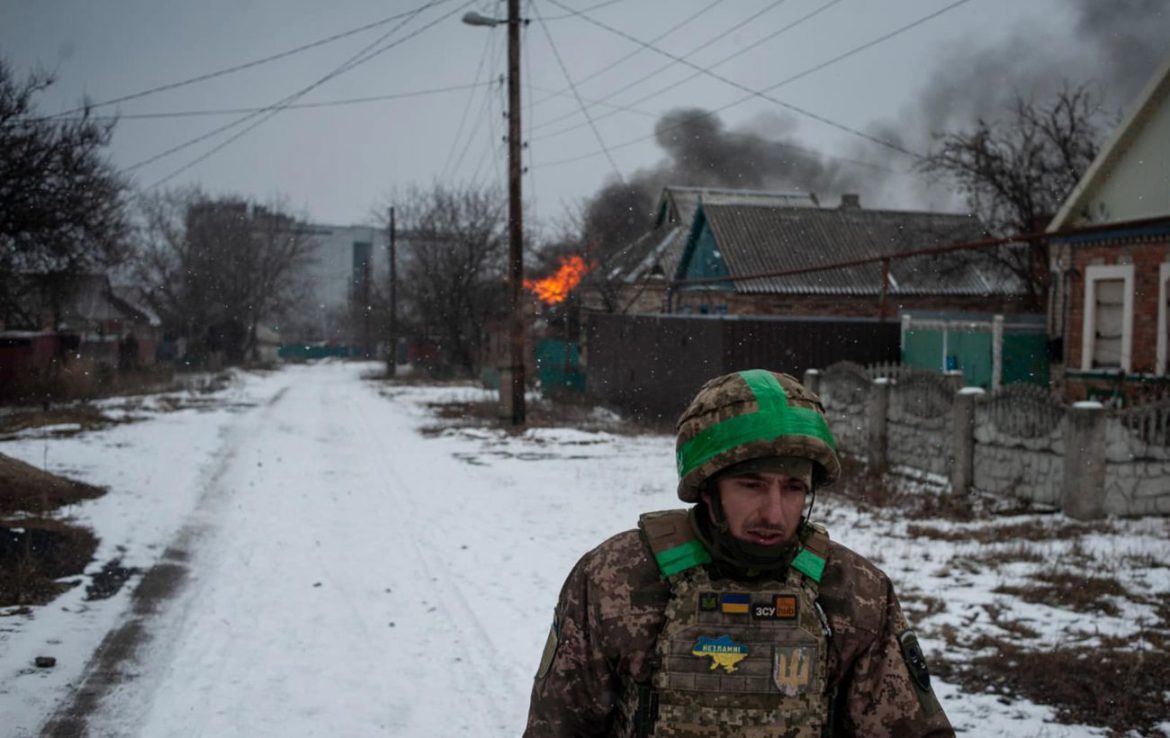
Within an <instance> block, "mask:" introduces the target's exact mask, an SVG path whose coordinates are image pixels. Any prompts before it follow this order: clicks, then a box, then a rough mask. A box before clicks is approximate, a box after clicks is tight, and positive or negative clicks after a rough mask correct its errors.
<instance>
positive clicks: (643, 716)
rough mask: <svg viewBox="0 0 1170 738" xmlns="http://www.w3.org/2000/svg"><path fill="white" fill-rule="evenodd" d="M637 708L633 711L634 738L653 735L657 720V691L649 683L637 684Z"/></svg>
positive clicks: (646, 737) (645, 737)
mask: <svg viewBox="0 0 1170 738" xmlns="http://www.w3.org/2000/svg"><path fill="white" fill-rule="evenodd" d="M637 691H638V708H637V710H636V711H635V712H634V736H635V738H648V736H651V735H654V723H655V721H657V720H658V692H657V691H656V690H655V689H654V688H653V687H652V686H650V685H649V684H639V685H638V686H637Z"/></svg>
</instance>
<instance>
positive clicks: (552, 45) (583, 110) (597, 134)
mask: <svg viewBox="0 0 1170 738" xmlns="http://www.w3.org/2000/svg"><path fill="white" fill-rule="evenodd" d="M532 10H533V12H535V13H536V20H538V21H540V27H541V29H542V30H543V31H544V36H545V38H547V39H548V45H549V48H551V49H552V52H553V56H554V57H556V60H557V64H558V65H559V66H560V68H561V71H562V72H563V73H564V75H565V81H566V82H568V83H569V87H570V88H571V89H572V90H573V96H574V97H576V98H577V104H578V105H579V106H580V107H581V113H582V114H584V116H585V119H586V120H588V121H589V127H590V128H592V129H593V135H594V136H595V137H596V138H597V143H598V144H600V145H601V150H602V151H604V152H605V157H606V158H607V159H609V165H610V166H611V167H613V171H614V173H615V174H617V176H618V180H619V181H621V182H625V179H626V178H625V177H623V176H622V170H621V169H618V165H617V162H616V161H614V158H613V154H611V153H610V151H609V149H608V148H607V147H606V145H605V139H603V138H602V137H601V131H599V130H597V125H596V124H595V123H594V122H593V117H592V116H590V115H589V110H588V109H587V108H586V107H585V103H584V102H582V101H581V95H579V94H578V93H577V85H575V84H574V83H573V77H572V75H570V74H569V68H568V67H566V66H565V60H564V59H562V58H561V52H560V51H558V50H557V45H556V43H555V42H553V37H552V34H551V33H549V32H548V24H546V23H545V22H544V19H543V18H542V17H541V15H540V9H539V8H537V7H536V6H535V5H533V6H532Z"/></svg>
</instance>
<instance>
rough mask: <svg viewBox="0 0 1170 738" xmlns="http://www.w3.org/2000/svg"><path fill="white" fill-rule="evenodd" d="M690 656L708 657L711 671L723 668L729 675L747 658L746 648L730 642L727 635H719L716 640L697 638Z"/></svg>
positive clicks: (708, 637) (729, 637)
mask: <svg viewBox="0 0 1170 738" xmlns="http://www.w3.org/2000/svg"><path fill="white" fill-rule="evenodd" d="M691 655H692V656H699V657H704V656H710V657H711V671H715V669H717V668H719V667H723V670H724V671H726V672H727V673H728V674H730V673H731V672H733V671H735V667H736V664H738V663H739V662H740V661H743V660H744V659H746V658H747V655H748V647H747V646H745V645H744V644H742V643H736V642H735V641H733V640H731V636H729V635H721V636H719V637H718V638H711V637H710V636H699V640H698V641H696V642H695V645H694V647H693V648H692V649H691Z"/></svg>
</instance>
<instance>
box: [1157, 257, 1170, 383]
mask: <svg viewBox="0 0 1170 738" xmlns="http://www.w3.org/2000/svg"><path fill="white" fill-rule="evenodd" d="M1167 300H1170V262H1162V264H1160V265H1159V266H1158V342H1157V343H1158V354H1157V356H1158V365H1157V367H1156V368H1155V370H1154V373H1155V374H1161V375H1166V374H1170V365H1168V361H1167V359H1170V357H1168V356H1167V353H1168V349H1170V346H1168V345H1167V344H1168V343H1170V340H1168V338H1167V335H1166V331H1167V321H1168V320H1170V316H1168V315H1167V314H1166V313H1167V306H1166V302H1167Z"/></svg>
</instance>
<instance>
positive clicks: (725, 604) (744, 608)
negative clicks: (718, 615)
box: [719, 592, 752, 615]
mask: <svg viewBox="0 0 1170 738" xmlns="http://www.w3.org/2000/svg"><path fill="white" fill-rule="evenodd" d="M751 607H752V596H751V595H750V594H748V593H746V592H732V593H728V594H725V595H723V596H721V597H720V598H719V609H720V610H722V611H723V613H724V614H726V615H747V614H748V613H749V612H751Z"/></svg>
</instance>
